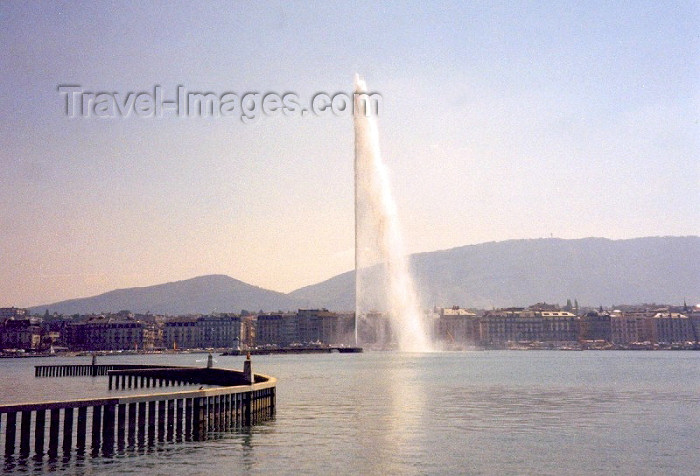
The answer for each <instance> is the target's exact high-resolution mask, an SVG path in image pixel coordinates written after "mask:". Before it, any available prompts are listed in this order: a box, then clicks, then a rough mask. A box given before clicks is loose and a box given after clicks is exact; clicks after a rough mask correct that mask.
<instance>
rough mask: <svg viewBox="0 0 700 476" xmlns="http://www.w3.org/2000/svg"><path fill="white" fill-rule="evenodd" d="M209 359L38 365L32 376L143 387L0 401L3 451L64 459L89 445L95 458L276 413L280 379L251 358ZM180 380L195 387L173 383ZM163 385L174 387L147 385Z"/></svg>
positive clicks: (224, 428) (225, 428)
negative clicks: (230, 362)
mask: <svg viewBox="0 0 700 476" xmlns="http://www.w3.org/2000/svg"><path fill="white" fill-rule="evenodd" d="M211 365H212V362H211V359H209V361H208V365H207V367H206V368H194V367H166V366H153V365H116V364H97V363H96V361H95V357H94V356H93V360H92V363H91V364H89V365H41V366H37V367H36V368H35V372H34V374H35V376H36V377H71V376H93V377H97V376H106V377H107V382H106V384H107V388H108V390H109V391H111V392H117V391H118V390H124V389H146V390H145V391H144V393H139V394H134V392H130V394H129V395H128V396H126V395H125V396H118V395H116V394H115V395H114V396H112V397H107V398H92V399H84V400H68V401H53V402H37V403H25V404H17V405H13V404H10V405H0V448H4V451H5V455H6V457H8V456H12V455H14V454H15V452H16V451H17V449H19V456H25V457H26V456H29V454H30V453H33V454H34V456H35V458H43V457H44V455H46V456H48V458H49V460H51V459H55V458H57V457H58V455H59V453H62V456H63V457H64V458H66V457H70V455H71V453H73V452H75V453H76V454H78V455H84V454H85V452H86V449H88V448H89V449H90V454H92V455H93V456H98V455H101V456H107V457H109V456H112V455H114V454H115V453H118V454H123V453H126V452H128V451H134V450H136V449H137V448H139V447H144V446H146V445H153V444H155V442H156V441H158V443H159V444H165V443H166V442H168V443H170V442H179V441H191V440H197V441H199V440H205V439H206V438H207V435H208V433H209V432H212V431H216V432H223V431H232V430H236V429H239V428H242V427H246V426H249V425H254V424H257V423H259V422H261V421H264V420H268V419H270V418H272V417H274V414H275V398H276V395H275V391H276V383H277V380H276V379H275V378H274V377H269V376H266V375H261V374H253V373H252V367H251V363H250V356H248V358H247V359H246V361H245V365H244V371H243V372H241V371H236V370H228V369H219V368H214V367H212V366H211ZM185 385H195V386H198V387H199V388H198V389H196V390H188V389H176V387H178V386H185ZM163 386H166V387H172V391H171V392H168V393H152V391H149V389H151V388H153V387H163ZM159 390H160V388H159ZM76 409H77V411H76ZM18 417H19V418H18ZM47 427H48V441H46V436H47V434H46V430H45V429H46V428H47ZM18 433H19V442H18V441H17V440H18ZM146 434H148V438H146ZM2 440H4V444H3V442H2ZM18 443H19V447H18ZM32 443H33V444H32ZM32 450H33V451H32ZM0 451H2V450H1V449H0Z"/></svg>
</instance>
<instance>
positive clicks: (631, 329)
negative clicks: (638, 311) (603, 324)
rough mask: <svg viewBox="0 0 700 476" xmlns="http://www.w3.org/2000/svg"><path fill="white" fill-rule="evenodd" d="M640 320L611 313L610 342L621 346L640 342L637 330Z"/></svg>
mask: <svg viewBox="0 0 700 476" xmlns="http://www.w3.org/2000/svg"><path fill="white" fill-rule="evenodd" d="M641 320H642V319H640V318H637V317H634V316H628V315H625V314H623V313H613V314H612V315H611V316H610V342H612V343H613V344H622V345H626V344H631V343H633V342H640V340H639V330H638V329H639V327H640V322H641Z"/></svg>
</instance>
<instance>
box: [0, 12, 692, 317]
mask: <svg viewBox="0 0 700 476" xmlns="http://www.w3.org/2000/svg"><path fill="white" fill-rule="evenodd" d="M425 3H426V2H415V3H403V2H401V3H391V4H379V5H377V4H376V3H375V2H362V3H352V4H351V3H350V2H343V3H333V2H320V5H311V4H309V3H307V2H298V3H296V2H292V3H290V2H279V3H278V2H272V3H266V4H265V6H262V5H261V4H258V3H253V2H220V3H212V2H206V3H203V4H202V5H193V4H191V3H185V2H168V3H166V2H162V3H161V2H154V3H149V4H147V5H142V4H141V2H132V3H130V2H98V3H94V2H84V3H79V2H28V3H24V2H21V3H20V2H13V3H10V2H3V3H0V45H2V48H0V130H1V131H2V136H1V139H0V140H1V142H0V184H1V185H2V186H1V187H0V225H1V227H2V228H1V230H2V231H1V233H2V239H1V241H0V260H1V261H2V266H0V282H1V283H2V285H1V286H0V305H8V306H9V305H17V306H28V305H36V304H40V303H45V302H49V301H53V300H58V299H66V298H71V297H79V296H86V295H91V294H96V293H99V292H103V291H107V290H110V289H113V288H117V287H129V286H145V285H150V284H156V283H160V282H165V281H171V280H177V279H185V278H189V277H193V276H196V275H201V274H209V273H224V274H228V275H230V276H233V277H235V278H238V279H241V280H243V281H246V282H250V283H252V284H256V285H259V286H263V287H267V288H271V289H275V290H279V291H290V290H292V289H295V288H297V287H300V286H303V285H307V284H313V283H315V282H318V281H320V280H323V279H326V278H328V277H331V276H333V275H335V274H337V273H340V272H343V271H346V270H348V269H350V268H351V267H352V264H353V259H352V247H353V198H352V197H353V184H352V178H353V177H352V160H353V155H352V154H353V142H352V141H353V131H352V120H351V118H350V117H347V116H346V117H339V118H338V117H333V116H330V117H313V116H307V117H304V118H301V117H293V118H290V117H283V116H281V117H271V118H262V119H260V120H259V121H258V122H256V123H255V124H243V123H242V122H240V121H238V120H236V119H232V118H218V119H201V118H189V119H178V118H174V117H166V118H161V119H153V118H151V119H142V118H137V117H131V118H128V119H112V120H98V119H94V118H93V119H81V118H75V119H68V118H66V117H65V116H64V115H63V114H62V107H63V102H62V98H61V96H60V95H59V94H58V92H57V90H56V88H57V86H58V85H59V84H79V85H81V86H83V87H84V88H85V89H86V90H91V91H97V90H103V91H118V92H124V93H126V92H129V91H135V92H138V91H149V90H151V89H152V88H153V86H154V85H156V84H159V85H161V86H162V87H163V88H164V90H165V91H166V94H168V95H170V96H173V95H174V90H175V87H176V86H177V85H178V84H182V85H184V86H185V87H187V88H188V89H189V90H191V91H197V90H211V91H214V92H217V93H223V92H226V91H234V92H238V93H244V92H248V91H261V92H262V91H274V92H279V93H284V92H295V93H297V94H299V95H300V96H301V97H302V98H307V97H309V96H310V95H312V94H313V93H316V92H338V91H345V92H350V91H351V87H352V77H353V74H354V73H355V72H359V73H361V74H363V75H364V76H365V78H366V80H367V83H368V85H369V87H370V89H373V90H375V91H378V92H380V93H381V94H382V96H383V98H384V101H383V111H381V112H380V118H379V122H380V134H381V142H382V148H383V154H384V157H385V159H386V162H387V163H388V165H389V167H390V169H391V173H392V178H393V181H394V192H395V195H396V198H397V202H398V205H399V211H400V214H401V220H402V223H403V228H404V230H405V235H406V238H405V242H406V245H407V247H408V250H409V251H410V252H416V251H430V250H435V249H443V248H450V247H454V246H461V245H466V244H474V243H480V242H484V241H491V240H504V239H510V238H536V237H546V236H550V235H551V234H553V235H554V236H558V237H563V238H579V237H586V236H603V237H609V238H628V237H637V236H648V235H688V234H698V232H699V231H700V229H699V226H698V218H697V216H698V213H697V212H698V206H699V205H700V196H699V194H698V190H699V186H700V168H699V167H700V166H699V165H698V164H699V162H698V155H699V154H698V152H699V150H700V147H699V146H700V134H699V129H698V119H699V111H700V108H699V106H700V101H698V85H699V81H700V67H699V66H700V56H699V53H700V38H699V37H698V31H700V8H699V7H698V3H697V2H658V1H654V2H624V3H623V2H619V3H618V4H617V5H610V4H609V3H611V2H502V3H498V2H468V3H466V5H464V4H463V2H455V3H445V4H441V5H435V4H432V3H430V4H428V5H426V4H425Z"/></svg>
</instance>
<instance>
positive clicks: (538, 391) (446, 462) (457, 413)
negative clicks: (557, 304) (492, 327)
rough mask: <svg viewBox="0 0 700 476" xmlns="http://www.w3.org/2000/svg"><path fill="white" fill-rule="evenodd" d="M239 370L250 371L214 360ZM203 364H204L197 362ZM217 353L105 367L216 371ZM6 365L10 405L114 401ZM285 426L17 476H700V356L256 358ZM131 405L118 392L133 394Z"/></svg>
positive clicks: (87, 385)
mask: <svg viewBox="0 0 700 476" xmlns="http://www.w3.org/2000/svg"><path fill="white" fill-rule="evenodd" d="M216 359H217V362H216V364H215V365H216V366H218V367H227V368H235V369H240V368H242V366H243V358H242V357H216ZM197 360H200V362H197ZM205 360H206V355H205V354H181V355H149V356H114V357H100V358H98V363H149V364H150V363H153V364H157V363H162V364H170V365H194V366H199V365H201V366H204V365H205ZM89 362H90V359H89V358H88V357H82V358H71V359H63V358H47V359H0V402H1V403H10V402H25V401H46V400H54V399H69V398H84V397H89V396H103V395H107V390H106V387H107V384H106V378H95V379H92V378H89V377H64V378H34V373H33V368H34V365H41V364H60V363H74V364H78V363H89ZM253 365H254V371H256V372H259V373H264V374H267V375H272V376H275V377H277V378H278V386H277V415H276V418H275V419H274V420H272V421H269V422H266V423H264V424H262V425H259V426H256V427H253V428H251V429H249V430H246V431H242V432H238V433H229V434H224V435H220V436H219V437H218V438H216V439H211V440H207V441H204V442H187V443H181V444H163V445H162V446H156V447H155V448H152V449H150V450H149V451H148V452H145V453H142V454H131V455H124V456H117V457H114V458H111V459H104V458H98V459H86V460H85V461H75V460H71V461H70V462H69V463H66V464H64V463H58V464H57V465H56V466H55V467H49V466H48V463H47V462H46V461H45V460H44V461H39V462H36V461H31V462H29V463H27V464H25V465H20V466H16V465H12V466H7V465H6V466H5V468H4V469H5V471H6V472H8V471H12V472H14V473H17V474H22V473H29V474H36V473H44V472H49V471H51V470H56V471H59V472H66V473H70V474H114V475H117V474H119V475H121V474H139V475H141V474H150V475H156V474H163V475H165V474H168V475H170V474H173V475H200V474H201V475H216V474H362V475H366V474H382V475H383V474H499V475H500V474H635V475H637V474H688V475H690V474H698V468H700V352H662V351H658V352H613V351H607V352H595V351H588V352H557V351H521V352H518V351H482V352H454V353H452V352H450V353H432V354H402V353H391V352H367V353H364V354H320V355H280V356H256V357H253ZM122 393H123V392H121V391H120V394H122Z"/></svg>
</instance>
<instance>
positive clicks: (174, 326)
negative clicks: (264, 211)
mask: <svg viewBox="0 0 700 476" xmlns="http://www.w3.org/2000/svg"><path fill="white" fill-rule="evenodd" d="M681 311H683V312H681ZM426 318H427V319H428V321H429V322H430V324H431V325H430V326H429V327H430V328H431V330H430V332H432V334H433V335H432V336H431V338H433V340H434V341H437V342H439V343H440V345H441V346H442V347H443V348H445V349H463V348H470V347H487V348H493V347H510V346H513V345H522V344H530V343H546V344H551V345H566V344H570V343H581V342H601V343H608V344H612V345H616V346H627V345H632V344H638V343H648V344H669V345H670V344H689V343H690V344H692V343H698V340H699V338H700V309H698V308H692V309H688V308H687V307H685V308H682V309H678V308H671V307H657V306H650V307H641V308H640V307H635V308H625V309H615V310H611V311H603V310H602V309H600V310H598V311H588V312H584V313H582V314H581V315H577V314H575V313H573V312H571V311H568V310H561V309H559V308H558V307H556V306H552V305H546V304H543V303H540V304H537V305H533V306H530V307H528V308H505V309H496V310H490V311H473V310H467V309H462V308H460V307H457V306H454V307H451V308H437V307H436V308H434V309H433V310H432V312H431V313H428V315H427V316H426ZM356 336H357V342H358V343H359V344H360V345H364V346H368V347H384V348H386V347H391V346H392V342H393V341H394V336H393V329H392V324H391V320H390V319H389V317H388V316H387V315H385V314H381V313H369V314H367V315H363V316H361V319H360V320H359V321H358V325H357V326H355V316H354V314H353V313H337V312H331V311H328V310H327V309H299V310H298V311H297V312H277V313H260V314H257V315H243V316H241V315H237V314H217V315H207V316H202V315H198V316H178V317H171V316H156V315H151V314H146V315H139V314H133V313H130V312H129V311H121V312H119V313H116V314H104V315H89V316H73V317H70V318H64V317H62V316H48V315H47V316H45V317H44V318H43V319H42V318H39V317H36V316H30V315H29V313H28V312H27V311H26V310H25V309H18V308H0V349H6V350H7V349H21V350H30V351H39V350H46V349H48V348H50V347H52V346H53V347H54V348H56V347H63V348H65V349H68V350H71V351H117V350H157V349H206V348H227V349H230V348H233V349H240V348H253V347H258V348H271V347H289V346H297V345H298V346H301V345H355V343H356Z"/></svg>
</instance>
